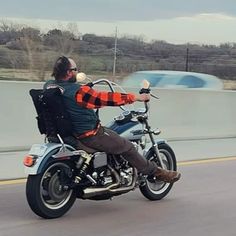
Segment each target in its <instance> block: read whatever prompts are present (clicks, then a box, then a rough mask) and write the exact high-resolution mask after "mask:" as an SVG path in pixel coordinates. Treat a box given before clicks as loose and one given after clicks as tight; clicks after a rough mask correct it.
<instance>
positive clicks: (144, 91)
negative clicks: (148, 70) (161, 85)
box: [139, 88, 151, 94]
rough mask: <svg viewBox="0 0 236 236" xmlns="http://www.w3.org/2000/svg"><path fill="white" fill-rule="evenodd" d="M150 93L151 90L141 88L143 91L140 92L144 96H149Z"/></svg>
mask: <svg viewBox="0 0 236 236" xmlns="http://www.w3.org/2000/svg"><path fill="white" fill-rule="evenodd" d="M150 91H151V90H150V88H141V89H140V90H139V94H143V93H147V94H149V93H150Z"/></svg>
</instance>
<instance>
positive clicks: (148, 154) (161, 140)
mask: <svg viewBox="0 0 236 236" xmlns="http://www.w3.org/2000/svg"><path fill="white" fill-rule="evenodd" d="M163 143H165V144H167V143H166V140H164V139H158V140H156V144H157V146H159V145H160V144H163ZM152 149H153V147H152V146H151V147H149V149H146V150H145V152H144V154H143V155H144V157H145V158H146V159H148V157H149V156H150V153H151V152H152Z"/></svg>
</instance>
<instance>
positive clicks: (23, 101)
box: [0, 81, 236, 179]
mask: <svg viewBox="0 0 236 236" xmlns="http://www.w3.org/2000/svg"><path fill="white" fill-rule="evenodd" d="M41 87H42V83H36V82H12V81H0V109H1V112H0V131H1V132H0V152H2V154H3V153H4V152H5V153H6V152H15V151H22V152H24V151H26V150H27V149H28V148H29V147H30V146H31V145H32V144H34V143H40V142H43V140H44V137H43V136H41V135H40V134H39V132H38V129H37V125H36V119H35V116H36V112H35V109H34V107H33V103H32V101H31V98H30V96H29V90H30V89H31V88H41ZM128 91H131V92H137V89H131V88H130V89H128ZM152 92H153V93H154V94H157V95H158V97H160V99H159V100H155V99H152V101H151V110H150V121H151V125H152V126H153V127H158V128H160V129H161V130H162V134H161V135H160V138H164V139H167V140H169V141H184V140H186V141H190V140H208V139H225V138H236V109H235V104H236V92H234V91H212V90H211V91H207V90H189V89H181V90H180V89H179V90H173V89H153V90H152ZM135 106H136V107H137V106H139V107H142V103H136V104H135ZM120 112H121V110H120V109H119V108H117V107H111V108H103V109H101V110H100V117H101V120H102V123H103V124H106V123H108V122H109V121H111V119H113V117H114V116H115V115H118V114H119V113H120ZM235 155H236V145H235ZM20 158H21V160H22V156H21V157H20ZM0 161H1V156H0ZM0 173H1V170H0ZM0 179H1V176H0Z"/></svg>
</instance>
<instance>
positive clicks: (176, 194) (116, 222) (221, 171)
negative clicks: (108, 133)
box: [0, 159, 236, 236]
mask: <svg viewBox="0 0 236 236" xmlns="http://www.w3.org/2000/svg"><path fill="white" fill-rule="evenodd" d="M186 164H187V165H181V166H180V167H179V170H180V171H181V172H182V180H181V181H179V182H178V183H176V184H175V186H174V187H173V189H172V191H171V192H170V193H169V195H168V196H167V197H166V198H165V199H163V200H161V201H157V202H151V201H148V200H146V199H145V198H144V197H143V196H142V195H141V193H140V192H139V190H138V189H137V190H136V191H134V192H131V193H128V194H125V195H121V196H119V197H116V198H114V199H113V201H100V202H95V201H89V200H85V201H83V200H77V201H76V203H75V205H74V206H73V207H72V209H71V210H70V211H69V212H68V213H67V214H66V215H65V216H64V217H62V218H60V219H54V220H44V219H41V218H39V217H37V216H36V215H34V213H33V212H31V210H30V209H29V207H28V205H27V202H26V199H25V193H24V191H25V184H22V183H21V184H7V185H1V184H2V183H1V182H0V236H14V235H17V236H19V235H24V236H32V235H34V236H41V235H43V236H48V235H50V236H51V235H56V236H74V235H76V236H93V235H96V236H121V235H122V236H152V235H153V236H154V235H155V236H157V235H159V236H183V235H188V236H205V235H206V236H211V235H212V236H213V235H214V236H223V235H224V236H235V235H236V203H235V200H236V188H235V182H236V174H235V169H236V160H235V159H233V160H228V161H217V162H215V161H214V160H211V161H209V162H205V163H199V162H196V163H186Z"/></svg>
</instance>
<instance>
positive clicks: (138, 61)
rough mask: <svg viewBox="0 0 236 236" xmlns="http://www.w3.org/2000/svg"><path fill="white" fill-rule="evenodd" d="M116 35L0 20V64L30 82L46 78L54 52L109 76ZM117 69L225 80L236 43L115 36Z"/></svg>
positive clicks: (233, 67)
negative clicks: (42, 28)
mask: <svg viewBox="0 0 236 236" xmlns="http://www.w3.org/2000/svg"><path fill="white" fill-rule="evenodd" d="M114 43H115V39H114V36H97V35H95V34H84V35H80V34H79V32H78V27H77V25H76V24H73V23H71V24H70V25H68V27H67V28H66V29H51V30H49V31H48V32H46V33H43V32H41V31H40V30H39V29H37V28H33V27H29V26H25V25H17V24H15V23H11V22H5V21H1V22H0V68H12V69H27V70H29V71H30V72H31V73H32V80H33V79H35V80H44V79H47V78H46V72H47V71H51V68H52V66H53V63H54V61H55V59H56V58H57V57H58V56H61V55H66V56H71V57H73V58H74V59H75V60H76V61H78V64H79V66H80V69H81V70H82V71H84V72H86V73H90V74H107V75H111V73H112V69H113V58H114V46H115V45H114ZM116 57H117V60H116V73H117V74H118V75H124V74H128V73H131V72H133V71H137V70H181V71H184V70H186V69H188V71H194V72H203V73H208V74H213V75H216V76H219V77H220V78H223V79H236V76H235V75H236V43H224V44H220V45H219V46H216V45H204V44H202V45H199V44H189V43H188V44H181V45H180V44H179V45H176V44H171V43H168V42H166V41H161V40H152V41H151V42H146V41H145V40H144V37H142V36H122V37H118V40H117V51H116Z"/></svg>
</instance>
